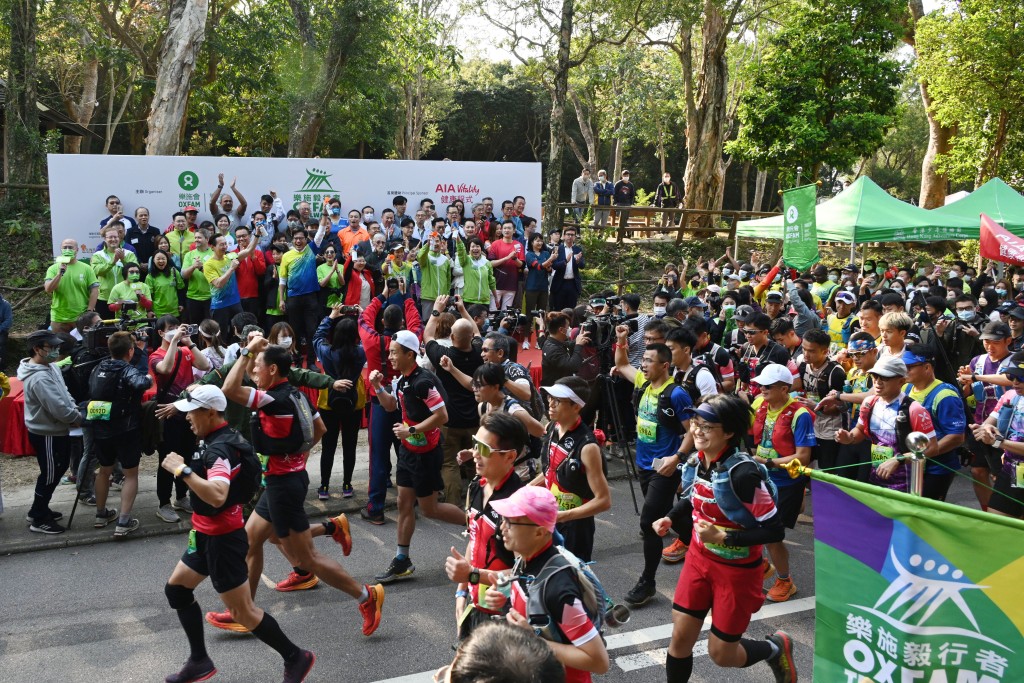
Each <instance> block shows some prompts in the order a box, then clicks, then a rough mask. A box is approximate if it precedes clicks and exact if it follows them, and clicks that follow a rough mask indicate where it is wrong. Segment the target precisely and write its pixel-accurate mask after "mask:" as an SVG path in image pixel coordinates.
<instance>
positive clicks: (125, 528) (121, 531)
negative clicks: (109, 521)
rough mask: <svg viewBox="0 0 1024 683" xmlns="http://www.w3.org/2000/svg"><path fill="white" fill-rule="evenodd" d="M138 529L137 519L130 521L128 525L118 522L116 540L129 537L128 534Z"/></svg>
mask: <svg viewBox="0 0 1024 683" xmlns="http://www.w3.org/2000/svg"><path fill="white" fill-rule="evenodd" d="M138 528H139V520H138V519H136V518H135V517H132V518H131V519H129V520H128V522H127V523H126V524H121V523H120V522H118V523H117V526H116V527H114V538H124V537H125V536H127V535H128V534H130V533H131V532H133V531H135V530H136V529H138Z"/></svg>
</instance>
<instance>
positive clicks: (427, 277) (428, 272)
mask: <svg viewBox="0 0 1024 683" xmlns="http://www.w3.org/2000/svg"><path fill="white" fill-rule="evenodd" d="M431 253H433V252H431V251H430V249H429V248H427V249H424V248H420V253H419V256H417V257H416V259H417V260H418V261H419V263H420V274H421V277H422V278H423V279H422V281H421V282H420V298H421V299H431V300H432V299H436V298H437V297H439V296H447V295H448V293H449V292H451V289H452V260H451V259H450V258H448V257H447V256H445V257H444V261H443V262H442V263H441V265H437V264H435V263H432V262H431V260H430V254H431ZM438 255H440V252H438Z"/></svg>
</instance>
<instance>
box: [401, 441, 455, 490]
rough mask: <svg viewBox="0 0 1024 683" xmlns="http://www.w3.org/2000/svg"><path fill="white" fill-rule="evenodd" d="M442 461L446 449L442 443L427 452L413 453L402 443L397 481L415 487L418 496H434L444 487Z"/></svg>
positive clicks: (402, 484)
mask: <svg viewBox="0 0 1024 683" xmlns="http://www.w3.org/2000/svg"><path fill="white" fill-rule="evenodd" d="M442 462H444V449H443V448H442V446H441V444H440V443H439V444H437V446H435V447H434V448H433V450H430V451H427V452H426V453H413V452H412V451H410V450H409V449H407V448H406V447H405V446H404V445H401V446H399V447H398V469H397V470H396V471H395V483H396V484H398V485H399V486H405V487H408V488H411V489H413V490H414V491H415V492H416V497H417V498H427V497H428V496H432V495H434V494H435V493H437V492H438V491H440V490H442V489H443V488H444V479H442V478H441V463H442Z"/></svg>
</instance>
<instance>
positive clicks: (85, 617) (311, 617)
mask: <svg viewBox="0 0 1024 683" xmlns="http://www.w3.org/2000/svg"><path fill="white" fill-rule="evenodd" d="M957 493H958V495H957V496H956V499H959V500H962V501H963V502H966V501H967V500H969V499H970V493H969V489H968V488H967V487H964V486H962V485H958V487H957ZM613 500H614V501H615V502H614V505H613V508H612V510H611V511H609V512H608V513H607V514H605V515H603V517H602V519H601V520H600V521H599V522H598V535H597V549H596V558H595V559H596V560H597V562H598V564H597V571H598V573H599V574H600V576H601V578H602V581H603V582H604V583H605V585H606V587H607V588H608V590H609V591H610V592H611V593H612V594H613V595H615V596H622V595H624V594H625V593H626V592H627V591H628V590H629V589H630V588H631V587H632V585H633V583H634V582H635V581H636V578H637V575H638V571H639V569H638V568H639V566H640V564H641V562H642V558H641V552H642V551H641V541H640V537H639V534H638V528H637V520H638V518H637V517H636V515H635V514H634V513H633V509H632V505H631V503H630V498H629V491H628V485H627V483H626V482H625V481H618V482H614V483H613ZM808 511H810V508H809V509H808ZM391 514H392V515H393V513H391ZM392 519H393V517H392ZM352 528H353V535H354V540H355V549H354V551H353V554H352V556H351V557H349V558H346V559H345V562H344V563H345V565H346V567H347V568H348V569H349V570H350V571H351V572H352V573H353V574H354V575H355V576H356V577H358V578H362V579H363V580H368V579H369V578H370V577H371V576H372V575H373V574H374V573H377V572H378V571H380V570H382V569H383V568H384V566H385V565H386V564H387V562H388V560H389V558H390V557H391V555H392V553H393V551H394V533H395V525H394V524H393V523H392V524H388V525H386V526H383V527H375V526H370V525H367V524H365V523H362V522H360V521H357V520H353V525H352ZM185 542H186V539H185V537H184V536H168V537H156V538H147V539H140V540H138V541H136V542H132V543H130V544H128V543H126V544H104V545H96V546H87V547H80V548H71V549H62V550H51V551H44V552H36V553H29V554H25V555H17V556H12V557H8V558H4V559H2V560H0V624H2V625H3V629H2V632H0V681H2V682H3V683H6V682H8V681H10V682H14V681H18V682H19V683H20V682H23V681H31V682H32V683H51V682H52V683H68V682H69V681H72V682H79V681H81V682H92V681H98V680H103V681H123V682H131V681H162V680H163V676H164V675H166V674H167V673H169V672H172V671H176V670H177V668H178V666H179V665H180V664H181V662H182V661H183V660H184V658H185V656H186V654H187V653H186V643H185V637H184V634H183V633H182V631H181V629H180V627H179V625H178V622H177V619H176V618H175V616H174V613H173V612H172V611H171V610H170V608H169V607H168V606H167V604H166V601H165V599H164V595H163V585H164V581H165V580H166V577H167V576H168V574H169V572H170V570H171V568H172V567H173V565H174V563H175V561H176V560H177V558H178V557H179V556H180V554H181V552H182V551H183V549H184V545H185ZM317 542H318V543H319V544H321V545H320V547H321V548H322V549H323V550H324V551H326V552H329V553H332V554H334V555H336V556H338V557H340V550H338V549H337V546H336V545H334V544H333V543H332V542H331V541H330V540H327V539H320V540H318V541H317ZM786 542H787V543H788V544H789V547H790V550H791V553H792V560H793V575H794V580H795V582H796V584H797V586H798V587H799V593H798V594H797V595H796V596H795V597H794V598H793V600H792V601H791V602H789V603H785V604H783V605H766V606H765V607H764V608H762V610H761V612H759V613H758V615H755V619H757V621H756V622H755V623H753V624H752V625H751V628H750V631H749V633H750V634H751V635H752V636H753V637H763V636H764V635H765V634H767V633H770V632H772V631H773V630H775V629H777V628H785V629H787V630H788V631H789V632H790V633H791V634H792V635H793V636H794V637H795V639H796V641H797V656H798V662H799V666H800V670H801V672H803V673H804V674H805V675H802V676H801V680H805V681H807V680H810V670H811V652H812V648H813V642H814V618H813V615H814V612H813V599H812V598H813V595H814V575H813V555H812V552H813V538H812V533H811V526H810V525H809V524H803V523H802V524H799V525H798V526H797V529H796V530H795V531H794V532H792V533H791V534H789V537H788V538H787V541H786ZM453 544H454V545H456V546H458V547H459V548H462V547H463V546H464V545H465V540H464V539H463V537H462V536H461V535H460V533H459V529H458V528H456V527H452V526H447V525H442V524H439V523H435V522H429V521H421V522H420V523H419V526H418V530H417V533H416V537H415V539H414V540H413V547H412V554H413V560H414V562H415V564H416V568H417V571H416V575H415V578H414V579H412V580H409V581H406V582H403V583H400V584H397V585H394V586H392V587H390V588H389V589H388V593H387V600H386V603H385V616H384V622H383V624H382V625H381V628H380V629H379V630H378V631H377V633H376V634H375V635H374V636H372V637H370V638H364V637H363V636H362V635H361V634H360V632H359V622H358V620H357V611H356V607H355V604H354V602H353V601H352V600H351V599H350V598H348V596H345V595H344V594H342V593H340V592H338V591H335V590H333V589H331V588H329V587H327V586H325V585H321V586H320V587H318V588H316V589H314V590H311V591H306V592H302V593H291V594H284V593H277V592H275V591H273V590H272V589H269V588H268V587H266V586H264V587H262V588H261V590H260V592H259V594H258V596H257V603H258V604H259V605H260V606H261V607H263V608H265V609H267V610H268V611H270V612H271V613H272V614H274V615H275V616H276V617H277V619H278V621H279V622H280V623H281V625H282V627H283V628H284V630H285V632H286V633H287V634H288V635H289V636H290V637H292V639H293V640H295V641H296V642H297V643H299V644H300V645H302V646H304V647H307V648H310V649H312V650H313V651H314V652H315V653H316V655H317V658H318V659H317V664H316V667H315V668H314V670H313V673H312V674H311V676H310V678H309V679H308V680H309V681H336V680H345V681H350V682H352V683H360V682H371V681H391V682H392V683H394V681H396V680H397V681H401V682H402V683H413V682H414V681H426V680H429V675H428V676H422V675H417V674H422V672H427V671H433V670H434V669H436V668H437V667H439V666H441V665H443V664H445V663H447V662H449V661H450V660H451V657H452V651H451V644H452V642H453V636H452V634H453V632H454V621H455V618H454V608H453V606H452V605H453V599H452V596H453V593H454V589H453V586H452V584H450V583H449V582H448V581H447V579H446V577H445V576H444V571H443V561H444V558H445V556H446V555H447V552H448V548H449V547H450V546H451V545H453ZM287 571H288V567H287V566H286V564H285V562H284V560H283V558H282V557H281V556H280V555H279V554H277V553H276V552H274V551H272V550H268V553H267V567H266V576H268V577H271V578H272V579H274V580H277V579H280V578H282V577H283V576H284V575H285V574H286V572H287ZM678 572H679V565H676V566H667V565H663V566H662V569H661V570H660V571H659V575H658V578H659V581H658V592H659V595H658V597H657V598H656V599H655V600H654V601H652V602H651V603H648V605H646V606H645V607H643V608H640V609H639V610H636V611H635V613H634V615H633V618H632V620H631V621H630V622H629V623H628V624H626V625H625V626H624V627H621V628H619V629H612V630H610V631H609V632H608V634H609V648H610V650H611V656H612V670H611V671H610V672H609V674H608V675H606V676H604V677H601V678H599V679H598V680H605V681H629V682H634V681H635V682H638V683H639V682H644V683H646V682H648V681H663V680H664V669H663V668H662V666H661V662H663V659H664V647H665V646H666V644H667V642H668V641H667V638H668V634H669V631H668V628H669V627H668V624H669V623H670V618H671V617H670V610H671V595H672V591H673V589H674V587H675V582H676V578H677V577H678ZM196 595H197V598H198V600H199V602H200V605H201V607H202V608H203V609H204V610H208V609H220V608H221V606H220V603H219V600H218V599H217V596H216V594H215V593H214V591H213V590H212V588H211V587H210V586H209V583H208V582H207V583H205V584H203V585H202V586H201V587H200V588H199V590H198V591H197V593H196ZM787 612H790V613H787ZM705 636H706V633H705ZM207 646H208V649H209V651H210V653H211V656H212V657H213V658H214V661H215V662H216V663H217V665H218V667H219V669H220V673H219V674H218V675H217V676H216V677H215V679H214V680H216V681H222V682H225V683H226V682H229V681H238V682H243V681H244V682H246V683H250V682H253V681H257V682H262V681H275V680H279V676H280V660H279V659H278V658H277V655H276V654H274V653H273V652H272V651H271V650H269V649H268V648H267V647H265V646H264V645H263V644H262V643H260V642H259V641H257V640H255V639H254V638H252V637H251V636H246V635H241V636H240V635H236V634H230V633H224V632H220V631H214V630H212V629H207ZM694 671H695V673H694V677H693V680H694V681H723V680H728V681H730V682H733V681H735V682H738V683H742V682H745V681H765V680H769V679H770V674H769V673H768V670H767V668H766V667H765V666H764V665H757V666H754V667H751V668H749V669H740V670H730V671H728V672H723V671H722V670H720V669H717V668H716V667H714V665H713V664H712V663H711V662H710V660H709V659H708V658H707V657H706V656H704V657H699V658H698V659H697V662H696V665H695V670H694Z"/></svg>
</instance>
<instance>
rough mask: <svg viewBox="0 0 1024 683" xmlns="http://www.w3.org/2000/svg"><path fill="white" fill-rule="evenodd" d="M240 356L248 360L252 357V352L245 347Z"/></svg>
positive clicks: (239, 353)
mask: <svg viewBox="0 0 1024 683" xmlns="http://www.w3.org/2000/svg"><path fill="white" fill-rule="evenodd" d="M238 355H239V356H242V357H243V358H248V357H249V356H251V355H252V351H250V350H249V347H248V346H243V347H242V350H241V351H239V352H238Z"/></svg>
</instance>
